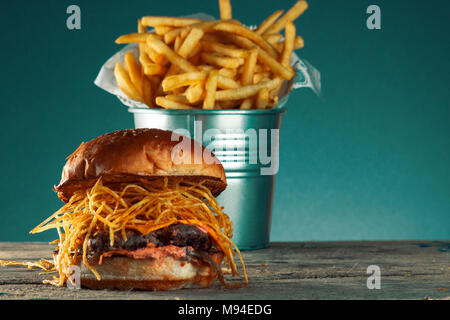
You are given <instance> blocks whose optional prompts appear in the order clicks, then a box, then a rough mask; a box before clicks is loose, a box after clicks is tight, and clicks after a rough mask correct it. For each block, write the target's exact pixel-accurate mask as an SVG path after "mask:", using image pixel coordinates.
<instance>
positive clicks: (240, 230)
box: [128, 108, 286, 250]
mask: <svg viewBox="0 0 450 320" xmlns="http://www.w3.org/2000/svg"><path fill="white" fill-rule="evenodd" d="M128 111H129V112H131V113H133V115H134V124H135V128H158V129H163V130H172V131H177V133H180V134H185V135H187V133H189V135H190V137H191V138H193V139H195V140H197V141H198V142H200V143H202V144H203V145H205V146H206V147H208V148H209V149H211V150H212V151H213V152H214V154H215V155H216V157H217V158H218V159H219V160H220V161H221V162H222V165H223V167H224V168H225V175H226V177H227V182H228V187H227V189H226V190H225V191H223V192H222V194H221V195H220V196H218V197H217V201H218V203H219V204H220V205H221V206H223V207H224V212H225V213H226V214H228V216H229V217H230V218H231V221H232V222H233V228H234V229H233V238H232V240H233V241H234V242H235V243H236V245H237V246H238V248H239V249H240V250H251V249H260V248H265V247H267V246H268V245H269V240H270V239H269V238H270V223H271V217H272V205H273V195H274V189H275V175H276V172H277V171H278V143H279V129H280V126H281V115H282V114H283V113H285V112H286V109H285V108H275V109H264V110H192V109H190V110H164V109H147V108H129V109H128ZM183 132H185V133H183Z"/></svg>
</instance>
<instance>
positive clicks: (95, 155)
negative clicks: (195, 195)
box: [54, 129, 227, 202]
mask: <svg viewBox="0 0 450 320" xmlns="http://www.w3.org/2000/svg"><path fill="white" fill-rule="evenodd" d="M205 150H206V151H205ZM200 151H201V152H200ZM100 177H101V178H102V182H103V183H104V184H114V183H124V182H125V183H131V182H139V181H145V182H147V183H148V182H151V181H154V180H160V179H161V178H162V177H169V178H174V177H178V178H183V179H188V180H190V181H200V180H204V181H205V186H207V187H208V188H209V189H210V190H211V193H212V194H213V195H214V196H217V195H219V194H220V193H221V192H222V191H223V190H224V189H225V188H226V186H227V181H226V178H225V171H224V169H223V166H222V164H221V163H220V161H219V160H218V159H217V158H216V157H215V156H214V154H213V153H212V152H210V151H209V150H207V149H206V148H205V147H204V146H202V145H201V144H200V143H198V142H196V141H195V140H192V139H190V138H188V137H185V136H181V135H179V134H176V133H173V132H172V131H165V130H160V129H129V130H121V131H115V132H112V133H107V134H105V135H102V136H100V137H98V138H95V139H93V140H91V141H89V142H87V143H84V144H82V145H81V146H80V147H79V148H78V149H77V150H76V151H75V152H74V153H73V154H72V155H71V156H70V157H69V158H68V160H67V162H66V164H65V166H64V168H63V172H62V177H61V181H60V183H59V185H58V186H55V188H54V190H55V191H56V192H58V197H59V198H60V199H61V200H63V201H64V202H68V201H69V199H70V197H71V196H72V195H73V193H74V192H75V191H76V190H80V189H82V188H88V187H91V186H93V185H94V184H95V182H96V181H97V180H98V178H100Z"/></svg>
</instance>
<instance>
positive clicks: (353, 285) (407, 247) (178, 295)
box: [0, 241, 450, 300]
mask: <svg viewBox="0 0 450 320" xmlns="http://www.w3.org/2000/svg"><path fill="white" fill-rule="evenodd" d="M51 250H52V246H50V245H48V244H46V243H37V242H33V243H13V242H10V243H8V242H3V243H0V259H4V260H8V259H11V260H20V261H22V260H23V261H33V260H39V259H40V258H50V256H51ZM449 250H450V242H449V241H389V242H365V241H360V242H285V243H272V244H271V245H270V247H269V248H267V249H262V250H255V251H244V252H243V256H244V259H245V262H246V266H247V270H248V276H249V285H248V286H247V287H246V288H242V289H238V290H229V289H225V288H223V287H221V286H220V284H219V282H216V283H215V284H214V285H213V286H212V287H210V288H207V289H195V290H194V289H183V290H178V291H169V292H143V291H126V292H120V291H110V290H87V289H81V290H70V289H68V288H56V287H53V286H50V285H44V284H42V280H43V279H46V278H50V277H51V276H49V275H48V274H47V275H45V274H42V271H40V270H32V271H30V270H27V269H26V268H24V267H5V268H1V267H0V299H55V298H57V299H90V300H91V299H227V300H228V299H230V300H233V299H427V298H431V299H449V298H450V254H449ZM369 265H377V266H379V267H380V269H381V289H379V290H376V289H374V290H369V289H367V286H366V281H367V277H368V276H369V275H368V274H367V273H366V270H367V267H368V266H369Z"/></svg>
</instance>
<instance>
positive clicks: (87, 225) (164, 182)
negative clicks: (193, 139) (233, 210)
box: [31, 178, 248, 288]
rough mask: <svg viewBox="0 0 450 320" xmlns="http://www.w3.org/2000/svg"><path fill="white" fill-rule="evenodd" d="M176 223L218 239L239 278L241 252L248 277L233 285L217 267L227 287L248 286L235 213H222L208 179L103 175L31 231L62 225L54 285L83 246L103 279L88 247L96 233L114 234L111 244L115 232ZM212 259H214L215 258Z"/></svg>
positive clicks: (215, 244)
mask: <svg viewBox="0 0 450 320" xmlns="http://www.w3.org/2000/svg"><path fill="white" fill-rule="evenodd" d="M175 223H184V224H191V225H196V226H198V227H199V228H201V229H203V230H205V231H206V232H207V233H208V234H209V236H210V237H211V238H212V239H213V249H215V250H220V251H222V252H223V253H224V255H225V259H224V262H223V263H224V264H225V266H227V267H229V268H231V271H232V275H233V276H239V272H238V268H237V265H236V262H235V260H234V255H235V253H236V252H237V254H238V255H239V259H240V264H241V267H242V272H243V277H244V279H243V281H242V282H239V283H233V284H229V283H227V282H226V280H225V278H224V277H223V275H222V273H221V268H220V266H215V265H214V266H213V268H215V269H216V270H217V273H218V277H219V280H220V282H221V283H222V284H223V285H224V286H225V287H232V288H235V287H238V286H245V285H247V283H248V279H247V273H246V270H245V265H244V261H243V259H242V255H241V253H240V251H239V249H238V248H237V247H236V245H235V244H234V243H233V241H231V237H232V232H233V227H232V223H231V221H230V219H229V217H228V216H227V215H226V214H225V213H224V212H223V211H222V208H221V207H220V206H219V205H218V203H217V202H216V200H215V198H214V196H213V195H212V194H211V192H210V190H209V189H208V188H207V187H206V186H204V182H198V183H197V182H196V183H194V182H189V181H185V180H182V179H175V178H174V179H168V178H164V179H161V180H160V181H159V182H154V181H152V183H151V184H150V183H146V182H139V185H137V184H118V185H115V186H114V187H107V186H105V185H103V183H102V181H101V179H99V180H98V181H97V182H96V184H95V185H94V186H93V187H91V188H88V189H86V190H79V191H76V192H75V193H74V194H73V196H72V197H71V198H70V200H69V202H68V203H67V204H66V205H64V206H63V207H62V208H61V209H60V210H58V211H57V212H55V213H54V214H53V215H51V216H50V217H48V218H47V219H46V220H45V221H43V222H42V223H41V224H39V225H38V226H37V227H35V228H34V229H33V230H32V231H31V233H38V232H42V231H45V230H48V229H56V230H57V231H58V235H59V238H60V240H59V246H58V247H57V248H58V255H57V256H56V259H55V269H56V270H57V271H58V273H59V277H54V279H53V281H49V283H51V284H54V285H57V286H62V285H64V283H65V282H66V281H67V279H68V278H69V277H70V274H69V272H68V270H69V267H70V266H71V265H73V264H75V261H76V259H77V254H78V252H79V250H78V249H79V246H80V245H82V249H83V250H82V252H83V253H82V259H83V263H84V264H85V266H86V267H87V268H89V270H91V272H92V273H93V274H94V275H95V276H96V278H97V279H98V280H100V279H101V277H100V274H99V273H98V272H97V271H96V270H95V268H93V267H92V266H91V265H90V264H89V263H88V260H87V256H86V254H87V245H88V241H89V238H90V237H91V235H94V234H97V233H99V232H105V233H108V234H109V238H110V243H111V246H113V245H114V235H115V234H116V233H117V232H119V233H120V234H121V236H122V238H123V239H124V241H126V240H127V238H126V230H127V229H134V230H137V231H138V232H140V233H141V234H142V235H146V234H149V233H150V232H152V231H155V230H158V229H161V228H164V227H167V226H169V225H171V224H175ZM210 263H211V262H210Z"/></svg>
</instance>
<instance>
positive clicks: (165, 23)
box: [114, 0, 308, 109]
mask: <svg viewBox="0 0 450 320" xmlns="http://www.w3.org/2000/svg"><path fill="white" fill-rule="evenodd" d="M307 7H308V4H307V3H306V1H304V0H300V1H298V2H297V3H296V4H295V5H294V6H293V7H292V8H291V9H289V10H288V11H287V12H286V13H285V14H284V15H283V10H278V11H275V12H274V13H273V14H272V15H270V16H269V17H268V18H267V19H266V20H264V21H263V22H262V23H261V24H260V25H259V26H258V27H257V28H256V29H254V30H251V29H249V28H247V27H245V26H244V25H242V23H241V22H239V21H237V20H234V19H233V18H232V13H231V4H230V1H229V0H219V8H220V20H199V19H192V18H174V17H142V19H140V20H138V32H137V33H131V34H126V35H123V36H120V37H119V38H118V39H117V40H116V43H118V44H125V43H138V45H139V53H138V60H139V62H138V61H137V59H136V57H135V56H134V54H133V53H132V52H128V53H127V54H126V55H125V58H124V63H123V66H122V65H121V64H120V63H117V64H116V66H115V69H114V75H115V78H116V81H117V84H118V86H119V87H120V89H121V90H122V91H123V92H124V93H125V94H126V95H127V97H129V98H130V99H133V100H136V101H140V102H142V103H145V104H146V105H147V106H148V107H150V108H161V107H162V108H165V109H195V108H198V109H233V108H240V109H256V108H258V109H265V108H273V107H275V106H276V105H277V104H278V93H279V91H280V88H281V86H282V84H283V82H284V81H285V80H290V79H292V78H293V77H294V75H295V73H294V70H293V69H292V66H291V65H290V59H291V55H292V52H293V51H294V50H296V49H299V48H302V47H303V39H302V37H300V36H298V35H296V30H295V25H294V23H293V21H294V20H295V19H297V18H298V17H299V16H300V15H301V14H302V13H303V12H304V11H305V10H306V9H307ZM149 27H152V28H153V30H152V31H151V32H150V31H149V29H148V28H149ZM283 30H284V36H283V35H282V34H281V33H280V32H281V31H283Z"/></svg>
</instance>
